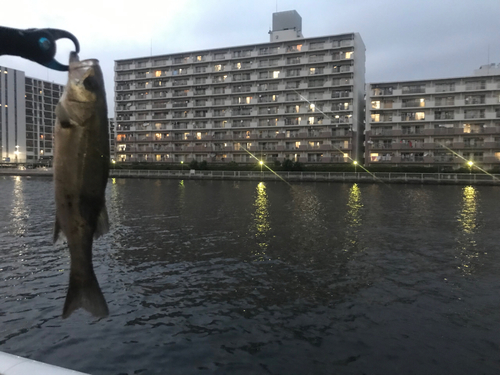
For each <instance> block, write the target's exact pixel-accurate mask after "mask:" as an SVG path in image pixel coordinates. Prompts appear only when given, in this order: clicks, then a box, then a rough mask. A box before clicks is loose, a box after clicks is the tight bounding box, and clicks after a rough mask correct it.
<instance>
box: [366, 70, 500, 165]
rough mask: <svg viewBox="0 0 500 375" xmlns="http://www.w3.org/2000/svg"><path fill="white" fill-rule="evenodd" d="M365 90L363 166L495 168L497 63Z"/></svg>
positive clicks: (499, 143)
mask: <svg viewBox="0 0 500 375" xmlns="http://www.w3.org/2000/svg"><path fill="white" fill-rule="evenodd" d="M367 91H368V92H367V111H366V112H367V118H366V131H365V164H366V165H367V166H374V165H380V164H386V165H393V166H412V165H413V166H414V165H419V166H438V167H441V168H442V169H443V170H444V169H458V168H460V167H468V165H469V162H472V163H474V165H477V166H479V167H481V168H484V169H492V168H494V167H500V64H499V65H498V66H496V65H495V64H492V65H486V66H482V67H481V68H480V69H478V70H476V71H475V72H474V75H472V76H467V77H459V78H443V79H431V80H422V81H405V82H387V83H372V84H370V85H369V87H368V90H367Z"/></svg>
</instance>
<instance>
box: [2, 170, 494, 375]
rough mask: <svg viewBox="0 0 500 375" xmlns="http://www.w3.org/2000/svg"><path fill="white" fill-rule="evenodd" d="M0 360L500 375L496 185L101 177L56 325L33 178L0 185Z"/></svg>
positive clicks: (164, 368)
mask: <svg viewBox="0 0 500 375" xmlns="http://www.w3.org/2000/svg"><path fill="white" fill-rule="evenodd" d="M0 191H1V196H0V296H1V305H0V306H1V307H0V351H4V352H7V353H11V354H16V355H21V356H25V357H29V358H32V359H35V360H39V361H43V362H47V363H50V364H54V365H58V366H63V367H67V368H71V369H74V370H78V371H82V372H88V373H91V374H96V375H97V374H183V375H184V374H455V375H456V374H498V373H499V372H500V298H499V295H500V277H499V275H500V251H499V244H500V241H499V230H500V215H499V213H500V200H499V199H498V197H499V196H500V187H493V186H478V187H470V186H430V185H426V186H418V185H385V184H373V185H372V184H361V185H356V184H352V183H350V184H347V183H346V184H342V183H332V184H329V183H316V184H314V183H297V184H292V185H288V184H286V183H284V182H265V183H263V182H260V183H259V182H257V181H255V182H252V181H250V182H249V181H246V182H242V181H179V180H143V179H113V180H110V183H109V186H108V190H107V200H108V210H109V216H110V220H111V231H110V233H109V234H107V235H106V236H104V237H103V238H101V239H99V240H97V242H96V243H95V246H94V263H95V270H96V274H97V277H98V279H99V282H100V285H101V288H102V290H103V292H104V295H105V297H106V299H107V301H108V304H109V309H110V316H109V317H108V318H105V319H101V320H96V319H93V318H92V317H91V316H90V315H89V314H87V313H86V312H85V311H77V312H76V313H74V314H73V315H72V316H71V317H70V318H69V319H66V320H63V319H61V317H60V315H61V311H62V306H63V303H64V298H65V293H66V288H67V283H68V277H69V269H68V266H69V254H68V250H67V249H66V247H65V246H64V245H59V246H54V245H52V243H51V238H52V227H53V217H54V202H53V184H52V181H51V180H50V179H49V178H42V177H39V178H26V177H2V178H0Z"/></svg>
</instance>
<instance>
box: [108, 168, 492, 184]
mask: <svg viewBox="0 0 500 375" xmlns="http://www.w3.org/2000/svg"><path fill="white" fill-rule="evenodd" d="M110 177H112V178H117V177H139V178H181V179H184V178H186V179H220V180H281V179H283V180H286V181H326V182H343V181H347V182H386V183H434V184H440V183H442V184H494V185H500V175H498V174H496V175H492V174H480V173H472V174H469V173H393V172H374V173H367V172H270V171H262V172H260V171H203V170H194V171H193V170H190V169H188V167H187V166H186V169H184V170H139V169H138V170H132V169H113V170H111V171H110Z"/></svg>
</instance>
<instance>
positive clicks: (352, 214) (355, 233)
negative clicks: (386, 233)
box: [344, 184, 363, 251]
mask: <svg viewBox="0 0 500 375" xmlns="http://www.w3.org/2000/svg"><path fill="white" fill-rule="evenodd" d="M362 208H363V203H361V190H360V188H359V186H358V184H354V185H353V186H352V187H351V188H350V189H349V199H348V201H347V212H346V215H345V222H346V242H345V248H344V250H345V251H350V250H352V249H353V248H354V247H356V246H357V245H358V244H359V232H360V227H361V225H362V220H361V209H362Z"/></svg>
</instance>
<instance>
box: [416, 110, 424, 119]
mask: <svg viewBox="0 0 500 375" xmlns="http://www.w3.org/2000/svg"><path fill="white" fill-rule="evenodd" d="M415 120H425V112H416V113H415Z"/></svg>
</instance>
